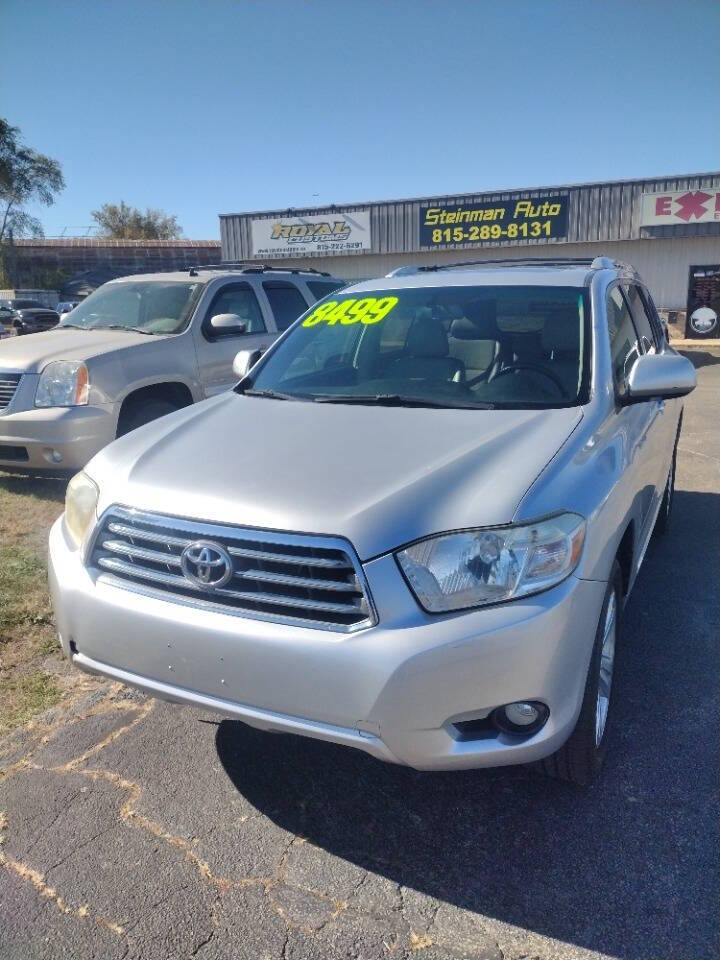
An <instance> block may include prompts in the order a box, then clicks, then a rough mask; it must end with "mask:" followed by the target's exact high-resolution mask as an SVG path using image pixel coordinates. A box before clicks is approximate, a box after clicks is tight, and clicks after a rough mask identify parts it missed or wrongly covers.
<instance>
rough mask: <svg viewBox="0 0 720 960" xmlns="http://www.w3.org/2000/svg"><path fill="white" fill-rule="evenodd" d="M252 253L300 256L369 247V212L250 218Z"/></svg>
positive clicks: (281, 256) (268, 256) (360, 250)
mask: <svg viewBox="0 0 720 960" xmlns="http://www.w3.org/2000/svg"><path fill="white" fill-rule="evenodd" d="M251 227H252V252H253V256H254V257H267V258H273V257H275V258H287V257H304V256H306V255H307V254H308V253H324V254H326V255H329V256H332V254H334V253H361V252H362V251H363V250H370V249H371V238H370V212H369V211H368V210H353V211H351V212H350V213H327V214H321V215H320V216H312V217H278V218H275V219H267V220H253V221H252V225H251Z"/></svg>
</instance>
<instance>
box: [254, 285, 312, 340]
mask: <svg viewBox="0 0 720 960" xmlns="http://www.w3.org/2000/svg"><path fill="white" fill-rule="evenodd" d="M263 290H264V291H265V293H266V295H267V298H268V300H269V301H270V307H271V308H272V312H273V314H274V316H275V325H276V326H277V328H278V330H287V328H288V327H289V326H290V325H291V324H292V323H294V322H295V321H296V320H297V318H298V317H299V316H300V314H301V313H305V311H306V310H307V308H308V305H307V303H305V298H304V297H303V295H302V294H301V293H300V291H299V290H298V288H297V287H295V286H293V285H292V284H291V283H279V282H278V281H275V280H268V281H266V282H265V283H263Z"/></svg>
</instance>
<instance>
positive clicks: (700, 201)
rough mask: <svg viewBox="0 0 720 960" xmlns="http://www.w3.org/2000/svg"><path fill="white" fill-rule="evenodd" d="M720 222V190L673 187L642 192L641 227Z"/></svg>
mask: <svg viewBox="0 0 720 960" xmlns="http://www.w3.org/2000/svg"><path fill="white" fill-rule="evenodd" d="M713 222H720V190H714V189H712V188H710V189H709V190H673V191H668V192H666V193H644V194H643V195H642V210H641V217H640V226H641V227H659V226H664V225H667V224H682V223H713Z"/></svg>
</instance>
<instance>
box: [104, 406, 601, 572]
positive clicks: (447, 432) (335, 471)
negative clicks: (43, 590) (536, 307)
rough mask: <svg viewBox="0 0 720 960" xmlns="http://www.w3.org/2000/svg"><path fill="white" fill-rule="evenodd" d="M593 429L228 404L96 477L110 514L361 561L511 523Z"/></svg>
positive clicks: (533, 414)
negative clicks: (283, 537)
mask: <svg viewBox="0 0 720 960" xmlns="http://www.w3.org/2000/svg"><path fill="white" fill-rule="evenodd" d="M581 418H582V413H581V411H580V410H579V409H578V408H573V409H563V410H540V411H534V410H532V411H531V410H494V411H491V410H434V409H427V408H388V407H372V406H355V405H340V404H315V403H302V402H296V401H279V400H269V399H262V398H259V397H245V396H241V395H238V394H235V393H225V394H222V395H221V396H219V397H215V398H213V399H211V400H208V401H205V402H203V403H200V404H196V405H195V406H192V407H188V408H186V409H184V410H180V411H178V412H177V413H173V414H170V415H169V416H167V417H164V418H162V419H161V420H158V421H155V422H154V423H151V424H148V425H147V426H145V427H141V428H140V429H139V430H137V431H135V432H134V433H131V434H128V435H127V436H125V437H123V438H121V439H120V440H118V441H116V442H115V443H113V444H111V445H110V446H109V447H106V448H105V450H103V451H101V453H99V454H98V455H97V456H96V457H95V458H94V459H93V460H92V461H91V463H90V464H89V466H88V470H87V472H88V473H89V474H90V475H91V476H92V477H93V478H94V479H95V480H96V481H97V482H98V484H99V486H100V505H99V509H100V510H101V511H102V510H104V509H106V508H107V507H108V506H110V505H111V504H118V505H124V506H126V507H134V508H137V509H139V510H147V511H151V512H157V513H164V514H166V515H167V514H169V515H172V516H178V517H189V518H193V519H198V520H204V521H209V522H216V523H226V524H234V525H238V526H246V527H257V528H265V529H272V530H282V531H291V532H296V533H314V534H328V535H335V536H342V537H346V538H347V539H348V540H350V542H351V543H352V544H353V545H354V546H355V549H356V550H357V552H358V554H359V556H360V558H361V559H362V560H367V559H369V558H371V557H374V556H377V555H379V554H382V553H385V552H387V551H389V550H392V549H395V548H397V547H398V546H400V545H402V544H404V543H407V542H409V541H411V540H415V539H417V538H420V537H424V536H427V535H429V534H433V533H440V532H443V531H447V530H453V529H458V528H462V527H472V526H485V525H491V524H504V523H509V522H510V521H511V520H512V519H513V515H514V513H515V511H516V509H517V507H518V504H519V503H520V500H521V499H522V497H523V494H524V493H525V492H526V490H527V489H528V487H529V486H530V485H531V484H532V482H533V481H534V480H535V478H536V477H537V476H538V474H539V473H540V471H541V470H542V469H543V467H544V466H545V465H546V464H547V463H548V462H549V461H550V460H551V459H552V457H553V456H554V455H555V453H556V452H557V451H558V449H559V448H560V446H561V445H562V444H563V443H564V441H565V440H566V439H567V437H568V436H569V434H570V433H571V432H572V431H573V430H574V428H575V427H576V426H577V424H578V423H579V422H580V420H581Z"/></svg>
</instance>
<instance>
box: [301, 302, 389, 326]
mask: <svg viewBox="0 0 720 960" xmlns="http://www.w3.org/2000/svg"><path fill="white" fill-rule="evenodd" d="M397 302H398V298H397V297H363V298H362V299H360V300H352V299H349V300H340V301H339V302H338V301H337V300H328V301H327V302H326V303H321V304H320V306H318V307H316V308H315V309H314V310H313V312H312V313H311V314H310V316H309V317H305V319H304V320H303V322H302V325H303V326H304V327H314V326H316V325H317V324H318V323H326V324H327V325H328V326H333V325H334V324H337V323H340V324H343V326H347V325H349V324H351V323H365V324H371V323H379V322H380V321H381V320H382V319H384V318H385V317H386V316H387V315H388V314H389V313H390V311H391V310H392V309H393V308H394V307H395V306H396V305H397Z"/></svg>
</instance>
